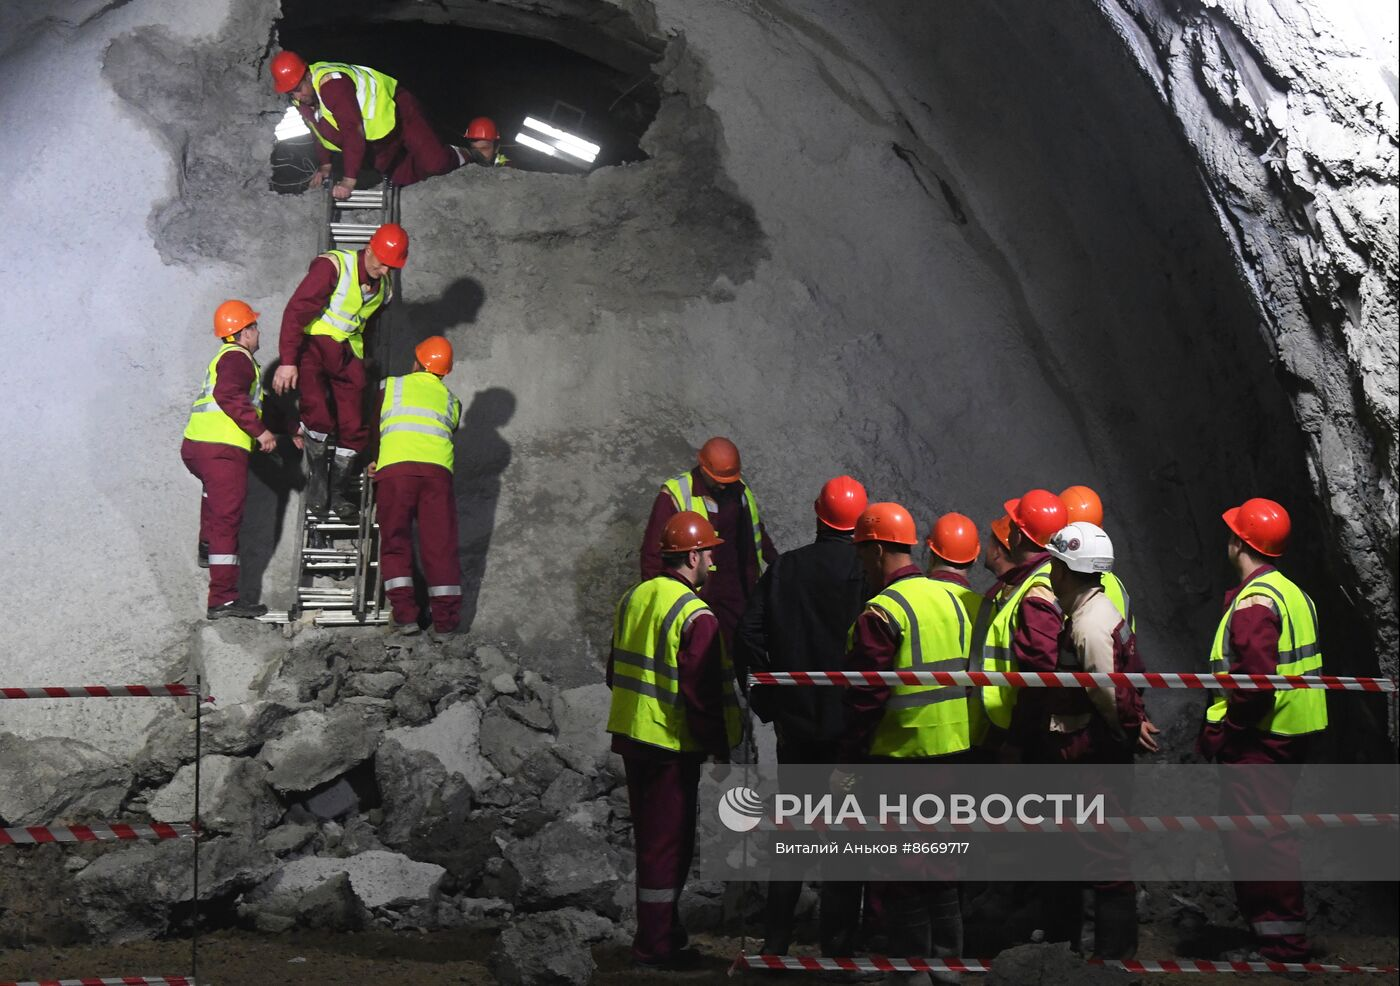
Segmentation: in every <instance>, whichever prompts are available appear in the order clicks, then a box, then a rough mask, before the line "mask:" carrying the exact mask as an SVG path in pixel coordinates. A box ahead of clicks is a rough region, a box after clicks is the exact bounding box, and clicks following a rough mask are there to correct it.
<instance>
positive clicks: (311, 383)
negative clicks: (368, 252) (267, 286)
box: [277, 250, 387, 452]
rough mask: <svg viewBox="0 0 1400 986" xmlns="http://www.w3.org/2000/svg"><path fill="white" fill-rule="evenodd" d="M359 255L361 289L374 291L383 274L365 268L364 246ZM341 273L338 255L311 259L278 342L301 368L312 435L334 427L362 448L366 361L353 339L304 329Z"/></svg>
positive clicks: (286, 359) (284, 356)
mask: <svg viewBox="0 0 1400 986" xmlns="http://www.w3.org/2000/svg"><path fill="white" fill-rule="evenodd" d="M356 259H357V264H358V270H359V273H360V290H361V292H363V293H364V294H366V295H369V294H372V293H373V292H375V291H378V290H379V281H378V279H372V278H371V277H370V276H369V274H368V273H366V272H365V252H364V251H363V250H359V251H357V252H356ZM338 279H339V274H338V273H337V271H336V266H335V262H334V261H332V260H327V259H326V258H325V257H317V258H316V259H315V260H313V261H311V266H310V267H309V268H307V271H306V276H305V277H303V278H302V279H301V284H299V285H297V289H296V292H295V293H294V294H293V295H292V298H291V300H290V301H288V302H287V307H286V310H285V311H283V313H282V332H281V336H280V337H279V339H278V347H277V348H278V353H279V355H280V357H281V360H282V365H283V366H295V367H296V368H297V388H298V389H299V390H300V391H301V401H300V408H301V420H302V423H303V424H304V425H305V426H306V429H307V431H310V432H314V433H315V434H313V435H312V437H313V438H318V439H319V440H321V441H324V440H325V439H324V436H325V435H328V434H332V433H334V434H335V435H336V442H335V444H336V446H337V447H338V448H343V449H350V450H352V451H355V452H363V451H364V450H365V448H366V446H368V445H369V425H368V423H367V422H366V421H365V407H364V402H365V390H366V387H367V386H368V380H367V378H366V376H365V361H364V360H362V359H360V358H359V357H358V356H356V355H355V353H354V351H353V350H352V349H351V348H350V343H349V342H348V341H346V342H336V341H335V340H334V339H332V338H331V337H330V336H322V335H315V336H312V335H307V334H306V333H305V331H304V330H305V329H306V327H307V326H308V325H310V324H311V323H312V322H314V321H315V320H316V319H317V318H319V317H320V316H321V313H322V312H323V311H325V310H326V306H327V305H328V304H330V300H331V294H332V292H334V291H335V285H336V282H337V280H338ZM386 304H387V301H386Z"/></svg>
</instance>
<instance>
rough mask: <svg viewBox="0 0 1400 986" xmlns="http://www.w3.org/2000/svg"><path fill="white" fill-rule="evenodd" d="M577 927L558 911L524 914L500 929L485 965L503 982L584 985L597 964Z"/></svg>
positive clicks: (535, 985) (508, 984)
mask: <svg viewBox="0 0 1400 986" xmlns="http://www.w3.org/2000/svg"><path fill="white" fill-rule="evenodd" d="M604 923H608V922H604ZM578 927H579V922H577V921H575V920H574V919H573V918H571V917H570V916H567V915H563V913H562V912H559V911H554V912H550V913H545V914H528V915H525V916H524V917H522V918H520V919H519V920H517V921H514V922H512V923H511V924H510V925H509V926H508V927H507V928H506V929H505V930H504V931H502V932H501V937H500V938H499V939H497V940H496V946H495V948H493V949H492V950H491V955H490V957H489V958H488V959H487V965H488V966H489V968H490V969H491V973H492V974H493V975H494V976H495V977H496V979H497V980H498V981H500V982H501V983H504V984H505V986H564V984H568V986H584V984H585V983H587V982H588V981H589V980H591V979H592V978H593V972H594V970H595V969H596V968H597V964H596V963H595V962H594V961H593V953H592V952H591V951H590V950H589V948H588V945H587V940H586V939H583V938H580V937H579V936H578V934H577V929H578ZM609 927H611V925H609Z"/></svg>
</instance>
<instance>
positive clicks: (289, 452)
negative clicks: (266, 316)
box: [238, 359, 306, 602]
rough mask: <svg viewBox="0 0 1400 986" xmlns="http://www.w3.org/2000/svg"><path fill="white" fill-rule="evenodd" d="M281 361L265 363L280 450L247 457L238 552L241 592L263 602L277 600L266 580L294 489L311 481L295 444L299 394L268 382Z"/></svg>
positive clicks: (266, 406) (268, 408) (269, 417)
mask: <svg viewBox="0 0 1400 986" xmlns="http://www.w3.org/2000/svg"><path fill="white" fill-rule="evenodd" d="M280 365H281V361H280V360H278V359H274V360H272V362H270V363H268V364H267V365H266V366H264V367H263V371H262V372H263V381H264V386H265V393H264V395H263V423H264V424H266V425H267V426H268V427H269V428H270V429H272V432H273V434H275V435H277V451H276V452H274V453H272V454H271V455H264V454H262V453H260V452H256V451H255V452H254V453H253V454H252V456H251V457H250V458H249V460H248V472H249V476H248V499H247V501H246V502H245V504H244V507H243V529H242V530H241V531H240V532H239V538H238V540H239V546H238V555H239V559H240V560H241V562H242V565H241V566H240V569H239V573H238V594H239V596H240V597H241V598H243V599H247V600H249V601H251V602H261V601H262V599H263V596H264V595H269V594H270V598H273V599H276V598H278V596H279V595H280V594H279V593H278V592H277V589H278V588H285V589H288V590H290V586H284V587H278V586H273V587H271V588H269V587H268V586H266V585H264V584H263V583H264V579H265V578H266V576H267V568H268V566H269V565H270V564H271V562H272V559H273V558H275V557H276V555H277V546H278V545H279V544H281V543H282V535H283V534H284V533H285V529H286V520H287V505H288V502H289V501H290V500H291V498H292V493H293V491H298V490H300V489H301V488H302V487H303V486H305V485H306V477H305V474H304V472H303V470H302V462H301V452H299V451H298V450H297V448H296V446H295V445H293V444H292V440H291V437H290V436H291V435H292V433H293V432H295V431H296V429H297V425H298V422H299V420H300V419H299V417H298V415H297V405H296V399H295V398H294V397H293V396H292V395H291V394H284V395H281V396H279V395H277V394H276V393H274V392H273V391H272V389H271V387H270V386H268V382H269V381H271V379H272V375H273V374H274V373H276V372H277V367H278V366H280Z"/></svg>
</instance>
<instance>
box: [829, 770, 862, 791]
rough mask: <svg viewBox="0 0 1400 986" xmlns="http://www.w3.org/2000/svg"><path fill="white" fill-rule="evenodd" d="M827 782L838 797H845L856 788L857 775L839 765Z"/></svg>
mask: <svg viewBox="0 0 1400 986" xmlns="http://www.w3.org/2000/svg"><path fill="white" fill-rule="evenodd" d="M827 784H828V786H829V787H830V789H831V793H832V794H834V795H836V796H837V797H838V798H844V797H845V796H846V795H848V794H850V793H851V792H852V791H854V790H855V789H856V775H855V774H853V773H852V772H851V771H849V770H843V769H842V768H840V767H837V768H836V769H835V770H833V771H832V772H831V780H830V781H828V782H827Z"/></svg>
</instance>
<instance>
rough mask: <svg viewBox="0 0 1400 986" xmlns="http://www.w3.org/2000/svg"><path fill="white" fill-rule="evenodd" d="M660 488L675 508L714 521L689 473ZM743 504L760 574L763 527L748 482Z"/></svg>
mask: <svg viewBox="0 0 1400 986" xmlns="http://www.w3.org/2000/svg"><path fill="white" fill-rule="evenodd" d="M661 488H662V489H663V490H665V491H666V492H667V493H669V494H670V495H671V502H672V503H674V504H675V505H676V509H677V510H694V511H695V512H696V513H700V514H704V515H705V516H706V517H709V518H710V522H711V523H714V517H713V516H712V515H711V514H710V508H709V507H708V506H707V505H706V503H705V497H704V495H703V494H701V495H697V494H696V491H695V489H694V483H693V482H692V481H691V476H690V473H688V472H683V473H681V474H680V475H679V476H672V477H671V478H670V479H668V480H666V482H665V483H663V484H662V487H661ZM744 506H745V507H746V508H747V509H748V512H749V526H750V527H751V528H752V529H753V550H754V556H755V557H756V558H757V559H758V574H759V575H762V574H763V570H764V569H765V568H767V567H768V566H767V564H765V563H764V561H763V528H762V527H761V526H760V522H759V519H758V501H757V500H755V499H754V496H753V490H752V489H751V488H750V487H749V486H748V484H745V485H744ZM712 570H713V569H712Z"/></svg>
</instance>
